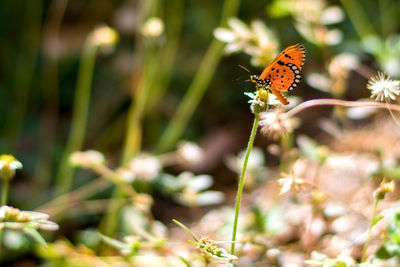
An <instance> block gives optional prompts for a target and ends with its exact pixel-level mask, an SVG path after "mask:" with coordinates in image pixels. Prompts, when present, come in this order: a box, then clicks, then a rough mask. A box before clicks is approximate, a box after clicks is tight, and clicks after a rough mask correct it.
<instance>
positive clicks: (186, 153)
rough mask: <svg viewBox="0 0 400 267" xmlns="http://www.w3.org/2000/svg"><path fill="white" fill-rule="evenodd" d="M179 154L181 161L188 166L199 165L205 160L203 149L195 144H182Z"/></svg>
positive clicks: (179, 147)
mask: <svg viewBox="0 0 400 267" xmlns="http://www.w3.org/2000/svg"><path fill="white" fill-rule="evenodd" d="M177 152H178V156H179V159H180V160H182V162H184V163H187V164H197V163H200V162H201V161H202V160H203V159H204V151H203V149H201V147H199V146H198V145H197V144H196V143H193V142H182V143H180V144H179V146H178V151H177Z"/></svg>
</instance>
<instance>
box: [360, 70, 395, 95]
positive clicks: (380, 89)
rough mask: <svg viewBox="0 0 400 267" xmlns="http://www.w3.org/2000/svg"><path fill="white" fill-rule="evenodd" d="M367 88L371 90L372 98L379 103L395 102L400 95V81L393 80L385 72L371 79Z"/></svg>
mask: <svg viewBox="0 0 400 267" xmlns="http://www.w3.org/2000/svg"><path fill="white" fill-rule="evenodd" d="M367 88H368V89H369V90H371V93H372V94H371V98H375V100H377V101H384V100H389V98H390V99H392V100H395V99H396V96H398V95H399V94H400V81H398V80H391V79H390V76H389V75H387V77H386V75H385V74H384V73H383V72H378V75H377V76H375V77H371V78H370V79H369V81H368V85H367Z"/></svg>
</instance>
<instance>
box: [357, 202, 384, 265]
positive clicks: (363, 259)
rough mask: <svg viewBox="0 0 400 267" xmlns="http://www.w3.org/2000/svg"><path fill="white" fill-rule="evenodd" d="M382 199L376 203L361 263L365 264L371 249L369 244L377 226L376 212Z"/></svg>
mask: <svg viewBox="0 0 400 267" xmlns="http://www.w3.org/2000/svg"><path fill="white" fill-rule="evenodd" d="M379 201H380V199H379V198H377V199H376V201H375V206H374V211H373V213H372V219H371V224H370V226H369V229H368V236H367V240H366V241H365V244H364V248H363V252H362V257H361V262H365V260H366V258H367V250H368V247H369V243H370V241H371V232H372V227H373V226H374V225H375V217H376V211H377V209H378V204H379Z"/></svg>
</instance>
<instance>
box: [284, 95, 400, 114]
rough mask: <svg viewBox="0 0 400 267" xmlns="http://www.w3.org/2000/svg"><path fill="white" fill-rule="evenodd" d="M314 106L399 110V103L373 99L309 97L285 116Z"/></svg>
mask: <svg viewBox="0 0 400 267" xmlns="http://www.w3.org/2000/svg"><path fill="white" fill-rule="evenodd" d="M316 106H342V107H348V108H350V107H374V108H382V109H390V110H395V111H400V105H397V104H387V103H380V102H374V101H348V100H339V99H327V98H322V99H311V100H307V101H304V102H302V103H301V104H299V105H297V106H295V107H294V108H292V109H291V110H289V111H288V112H286V115H287V116H295V115H296V114H298V113H300V112H301V111H303V110H306V109H308V108H311V107H316Z"/></svg>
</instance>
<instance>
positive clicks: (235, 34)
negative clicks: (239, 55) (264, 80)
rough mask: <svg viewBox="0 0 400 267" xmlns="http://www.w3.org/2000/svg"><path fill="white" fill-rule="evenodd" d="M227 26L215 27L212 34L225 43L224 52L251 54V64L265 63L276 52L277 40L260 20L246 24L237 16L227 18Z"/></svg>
mask: <svg viewBox="0 0 400 267" xmlns="http://www.w3.org/2000/svg"><path fill="white" fill-rule="evenodd" d="M228 26H229V28H217V29H215V31H214V36H215V38H217V39H218V40H220V41H221V42H225V43H227V45H226V47H225V53H227V54H230V53H235V52H244V53H246V54H248V55H250V56H251V58H252V59H251V63H252V65H257V66H260V65H266V64H267V63H269V62H270V61H271V59H272V58H273V57H274V56H275V55H276V54H277V52H278V51H277V50H278V46H279V45H278V41H277V39H276V37H275V35H274V34H273V33H272V31H271V30H270V29H269V28H268V27H267V26H266V25H265V24H264V23H263V22H261V21H253V22H252V23H251V24H250V25H247V24H246V23H244V22H243V21H241V20H239V19H237V18H230V19H228Z"/></svg>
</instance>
